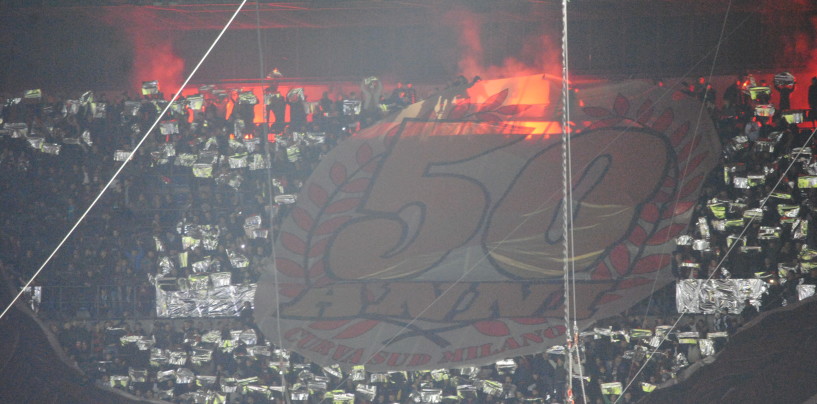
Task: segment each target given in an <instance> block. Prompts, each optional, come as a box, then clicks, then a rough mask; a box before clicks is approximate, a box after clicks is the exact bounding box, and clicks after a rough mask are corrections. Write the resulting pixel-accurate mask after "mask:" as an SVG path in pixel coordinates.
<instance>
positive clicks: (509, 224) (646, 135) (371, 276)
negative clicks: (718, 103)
mask: <svg viewBox="0 0 817 404" xmlns="http://www.w3.org/2000/svg"><path fill="white" fill-rule="evenodd" d="M560 89H561V83H560V82H559V81H557V80H551V79H550V78H548V77H545V76H539V75H536V76H527V77H518V78H511V79H502V80H491V81H481V82H478V83H477V84H475V85H474V86H472V87H470V88H465V87H463V88H459V89H450V90H448V91H447V92H444V93H443V94H442V95H439V96H435V97H431V98H429V99H427V100H425V101H423V102H421V103H417V104H414V105H412V106H410V107H408V108H407V109H405V110H404V111H402V112H401V113H399V114H398V115H397V116H395V117H393V118H392V119H391V120H389V121H387V122H384V123H380V124H378V125H376V126H374V127H371V128H369V129H367V130H366V131H363V132H361V133H360V134H358V135H355V136H353V137H352V138H350V139H348V140H346V141H344V142H343V143H341V144H340V145H339V146H338V147H336V148H335V149H334V150H333V151H332V152H331V153H330V154H329V155H328V156H327V157H326V158H325V159H324V160H322V162H321V164H320V165H319V166H318V168H317V169H316V170H315V172H314V173H313V175H312V176H311V177H310V178H309V180H308V181H307V182H306V184H305V185H304V187H303V189H302V195H300V196H299V198H298V200H297V204H296V205H295V207H294V209H293V210H292V211H291V214H290V216H289V217H288V218H287V219H286V221H285V223H284V224H283V227H282V229H281V234H280V237H279V239H278V244H277V248H276V251H277V260H276V264H275V266H274V267H272V268H269V269H268V270H267V272H266V273H265V274H263V275H262V278H261V281H260V283H259V286H258V290H257V293H256V301H255V308H256V310H255V313H256V321H257V323H258V324H259V325H260V327H261V329H262V331H263V332H264V333H265V335H266V336H267V337H268V339H269V340H270V341H273V342H276V343H277V342H278V341H279V339H280V340H281V341H283V343H284V345H285V347H286V348H289V349H293V350H295V351H297V352H299V353H301V354H303V355H304V356H306V357H308V358H309V359H311V360H313V361H315V362H317V363H319V364H335V363H337V364H339V365H341V366H343V367H351V366H354V365H365V366H366V369H367V370H374V371H377V370H387V369H388V370H393V369H421V368H424V369H429V368H452V367H458V366H463V365H468V364H485V363H489V362H494V361H496V360H500V359H503V358H508V357H513V356H516V355H522V354H529V353H533V352H541V351H544V350H545V349H546V348H547V347H549V346H551V345H554V344H564V343H565V336H564V334H565V327H564V308H563V300H564V289H563V280H562V279H563V275H562V274H563V267H564V259H563V250H564V248H563V241H562V238H563V223H562V221H563V216H562V210H563V209H564V206H563V204H562V189H563V186H562V145H561V138H560V134H561V131H562V130H561V123H560V121H561V119H560V116H561V105H560V104H561V103H560V101H559V100H560ZM577 90H578V91H577V92H576V93H575V94H574V96H575V98H574V99H572V100H571V108H572V112H571V120H572V122H571V125H572V127H571V132H572V138H571V139H572V140H571V144H572V152H571V155H570V158H571V170H572V178H573V183H572V184H571V187H572V206H571V210H570V211H572V213H573V223H574V238H575V247H574V251H573V256H574V257H575V258H574V259H573V261H572V262H571V263H570V264H571V265H573V266H575V270H576V278H577V279H576V302H575V304H574V306H573V307H574V308H575V310H576V314H577V319H578V323H579V326H580V328H583V327H586V326H587V325H589V324H590V323H592V322H593V321H595V320H597V319H599V318H603V317H606V316H610V315H613V314H616V313H619V312H621V311H622V310H624V309H626V308H628V307H630V306H631V305H632V304H634V303H635V302H637V301H639V300H640V299H643V298H644V297H646V296H647V295H648V294H649V293H650V292H651V291H652V290H653V287H655V288H660V287H662V286H664V285H665V284H667V283H668V282H669V281H671V279H670V278H671V276H670V274H669V273H668V272H669V271H668V266H669V264H670V255H669V254H670V252H671V250H672V248H673V246H674V245H673V244H672V243H673V237H675V236H677V235H678V234H679V233H681V232H682V231H684V230H685V228H686V225H687V222H688V221H689V218H690V214H691V210H692V207H693V206H694V203H695V201H696V197H697V193H698V189H699V186H700V184H701V182H702V180H703V179H704V177H705V175H706V174H707V172H709V171H710V170H711V169H712V167H713V166H714V165H715V163H716V160H717V156H718V153H719V144H718V142H717V137H716V135H715V133H714V129H713V126H712V124H711V122H709V121H707V120H705V119H704V120H702V121H701V122H697V121H696V120H697V118H698V116H699V112H700V108H701V105H700V104H699V103H698V102H697V101H696V100H694V99H692V98H688V97H686V96H683V95H680V93H672V92H668V90H667V89H666V88H662V87H658V86H655V85H653V84H652V83H650V82H645V81H627V82H620V83H614V84H590V85H585V86H577ZM692 128H697V131H694V130H693V129H692Z"/></svg>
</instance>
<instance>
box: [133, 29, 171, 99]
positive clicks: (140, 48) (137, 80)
mask: <svg viewBox="0 0 817 404" xmlns="http://www.w3.org/2000/svg"><path fill="white" fill-rule="evenodd" d="M129 31H131V32H129V35H130V37H131V42H132V43H133V52H134V55H133V67H132V68H131V75H130V80H129V82H130V83H131V85H132V86H134V87H135V88H138V89H141V86H142V82H143V81H152V80H158V81H159V90H160V91H162V92H163V93H164V94H165V98H167V99H170V97H172V96H173V94H174V93H175V92H176V91H178V89H179V86H181V84H182V83H183V82H184V78H183V76H182V74H183V73H184V60H183V59H182V58H180V57H179V56H177V55H176V54H175V53H174V49H173V42H172V40H171V39H169V38H168V37H167V36H166V35H158V34H157V33H155V32H150V33H144V32H133V30H129ZM140 91H141V90H140Z"/></svg>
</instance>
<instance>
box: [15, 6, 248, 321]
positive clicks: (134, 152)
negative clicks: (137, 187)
mask: <svg viewBox="0 0 817 404" xmlns="http://www.w3.org/2000/svg"><path fill="white" fill-rule="evenodd" d="M246 2H247V0H242V1H241V4H239V6H238V8H237V9H236V10H235V13H233V16H232V17H230V20H229V21H227V25H225V26H224V28H223V29H222V30H221V32H220V33H219V34H218V36H217V37H216V40H215V42H213V44H212V45H210V48H208V49H207V52H205V53H204V56H202V58H201V60H199V63H198V64H197V65H196V67H195V68H193V71H192V72H190V75H189V76H187V79H186V80H185V81H184V83H183V84H182V85H181V86H180V87H179V90H178V91H176V94H175V95H173V98H172V99H171V100H170V101H169V102H168V103H167V105H166V106H165V108H164V109H163V110H162V112H161V113H160V114H159V116H158V117H156V121H154V122H153V125H150V128H149V129H148V130H147V131H146V132H145V134H144V135H143V136H142V139H141V140H140V141H139V143H137V144H136V146H135V147H134V148H133V151H131V152H130V154H129V155H128V158H127V159H126V160H125V161H124V162H123V163H122V165H121V166H119V168H118V169H117V170H116V171H115V172H114V173H113V176H112V177H111V179H110V180H109V181H108V183H107V184H105V186H104V187H102V190H101V191H99V194H97V196H96V198H94V200H93V201H91V204H90V205H88V208H87V209H85V212H84V213H83V214H82V216H80V217H79V219H77V221H76V223H74V225H73V226H72V227H71V229H70V230H68V233H67V234H66V235H65V237H63V238H62V240H61V241H60V242H59V244H57V247H56V248H54V251H52V252H51V254H49V255H48V258H46V259H45V262H43V264H42V265H40V268H39V269H38V270H37V271H36V272H34V275H33V276H32V277H31V279H29V280H28V282H26V284H25V285H24V286H23V288H22V289H21V290H20V292H19V293H17V296H15V297H14V299H12V301H11V303H9V304H8V306H6V308H5V310H3V313H0V320H2V319H3V317H5V315H6V313H8V311H9V310H10V309H11V307H12V306H14V304H15V303H17V300H19V299H20V296H22V295H23V293H24V292H25V290H26V289H28V287H29V286H31V284H32V283H33V282H34V280H35V279H37V276H39V275H40V272H42V271H43V269H44V268H45V266H46V265H48V263H49V262H51V259H52V258H54V255H56V254H57V252H59V250H60V248H62V246H63V244H65V242H66V241H67V240H68V238H69V237H71V235H72V234H73V233H74V230H76V229H77V227H79V225H80V224H82V221H83V220H85V217H86V216H88V213H90V212H91V209H93V208H94V206H96V204H97V202H99V200H100V199H101V198H102V195H104V194H105V191H107V190H108V188H110V187H111V184H113V182H114V181H115V180H116V178H117V177H118V176H119V174H120V173H121V172H122V170H124V169H125V166H127V165H128V162H129V161H131V159H132V158H133V156H134V155H135V154H136V151H137V150H139V147H141V146H142V144H143V143H145V140H147V138H148V136H149V135H150V133H151V132H153V129H155V128H156V126H157V125H158V124H159V121H160V120H161V119H162V117H163V116H164V115H165V113H166V112H167V110H168V109H170V106H171V105H173V102H174V101H176V99H177V98H179V95H180V94H181V93H182V90H184V88H185V87H186V86H187V83H189V82H190V79H192V78H193V75H195V74H196V72H197V71H198V70H199V67H200V66H201V64H202V63H204V60H205V59H207V56H209V55H210V51H212V50H213V48H214V47H215V46H216V44H217V43H218V41H219V40H220V39H221V36H222V35H224V32H225V31H227V28H229V27H230V24H232V23H233V20H234V19H235V17H236V16H237V15H238V13H239V12H240V11H241V9H242V8H243V7H244V4H245V3H246Z"/></svg>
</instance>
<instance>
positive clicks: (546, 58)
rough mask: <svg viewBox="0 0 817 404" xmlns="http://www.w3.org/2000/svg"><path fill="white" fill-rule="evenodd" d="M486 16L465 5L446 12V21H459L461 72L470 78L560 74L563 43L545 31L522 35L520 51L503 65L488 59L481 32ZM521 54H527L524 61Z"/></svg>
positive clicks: (505, 60)
mask: <svg viewBox="0 0 817 404" xmlns="http://www.w3.org/2000/svg"><path fill="white" fill-rule="evenodd" d="M485 18H487V16H485V15H482V14H477V13H475V12H473V11H470V10H468V9H465V8H456V9H453V10H451V11H449V12H447V13H445V14H444V19H445V21H456V22H457V23H456V24H457V29H458V33H457V34H458V44H459V49H458V53H459V61H458V63H457V67H458V68H459V74H462V75H463V76H465V77H466V78H469V79H470V78H472V77H474V76H480V77H482V78H483V79H495V78H506V77H516V76H524V75H530V74H536V73H549V74H559V72H560V71H561V45H560V43H559V42H558V41H554V40H553V39H552V38H551V37H550V36H548V35H545V34H544V33H541V34H539V35H528V36H527V37H523V38H521V41H522V46H521V47H520V50H519V52H517V53H518V54H517V55H514V56H508V57H506V58H504V59H503V61H502V64H501V65H491V64H490V63H488V62H486V58H485V53H486V52H485V47H486V46H488V45H486V44H485V43H484V38H483V33H482V27H483V25H484V24H485ZM492 45H494V46H496V44H492ZM522 55H527V56H528V57H527V58H525V59H524V60H523V58H522ZM531 55H533V56H531Z"/></svg>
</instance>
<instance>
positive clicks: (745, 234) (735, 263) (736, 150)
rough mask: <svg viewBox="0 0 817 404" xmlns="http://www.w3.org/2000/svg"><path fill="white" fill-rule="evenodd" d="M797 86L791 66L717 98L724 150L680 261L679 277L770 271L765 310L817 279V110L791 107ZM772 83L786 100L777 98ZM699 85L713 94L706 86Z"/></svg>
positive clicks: (746, 80) (762, 275) (754, 275)
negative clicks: (816, 153) (816, 122)
mask: <svg viewBox="0 0 817 404" xmlns="http://www.w3.org/2000/svg"><path fill="white" fill-rule="evenodd" d="M794 85H795V84H794V78H793V77H792V76H790V75H788V74H787V73H784V74H779V75H777V76H775V80H774V85H773V86H772V85H769V84H767V83H766V82H765V81H763V80H760V81H756V80H755V79H754V78H753V77H752V76H751V75H743V76H740V77H738V78H737V79H736V80H735V82H734V83H733V84H732V85H730V86H729V87H728V88H727V89H726V90H725V91H724V94H723V99H722V107H721V108H718V109H715V108H714V105H715V104H714V103H709V102H707V105H709V106H710V112H711V114H712V118H713V119H714V120H715V122H716V125H717V129H718V134H719V137H720V140H721V143H722V155H721V159H720V162H719V164H718V166H717V167H716V169H715V170H713V172H712V173H711V175H710V176H709V178H708V179H707V181H706V183H705V184H704V186H703V188H702V191H701V194H700V199H699V203H698V204H697V206H696V207H695V212H694V215H693V219H692V221H691V225H690V231H689V232H688V234H687V235H685V236H682V237H681V238H679V240H678V244H679V246H678V249H677V250H676V251H675V253H674V259H673V267H672V270H673V274H674V275H675V276H676V277H677V278H678V279H763V280H764V281H765V282H767V283H768V284H769V293H768V294H766V295H765V298H764V299H763V305H764V306H766V307H765V308H774V307H779V306H780V305H783V304H786V303H792V302H795V301H797V300H798V291H797V286H798V285H803V284H805V285H815V284H817V262H815V258H817V250H815V247H817V244H815V241H817V239H815V230H814V229H815V227H814V226H815V225H816V224H817V223H815V222H814V218H815V217H814V209H815V202H817V192H815V187H817V164H815V162H814V161H813V153H812V150H813V149H814V147H815V144H814V137H813V129H812V128H813V124H809V121H810V119H812V118H813V117H814V115H815V114H813V113H812V114H809V113H808V111H806V110H794V111H793V110H790V108H791V105H790V101H789V96H790V94H791V92H792V91H794ZM772 87H774V88H775V89H776V91H777V92H778V93H779V102H778V103H777V104H772V103H771V102H770V98H771V93H772V91H773V90H772ZM814 90H817V87H815V88H814ZM689 91H690V95H693V96H698V97H700V98H701V99H705V98H709V95H706V96H704V94H706V93H708V90H707V89H706V88H705V86H700V88H699V89H697V90H696V89H695V88H693V87H691V88H690V89H689ZM810 92H811V89H810Z"/></svg>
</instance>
